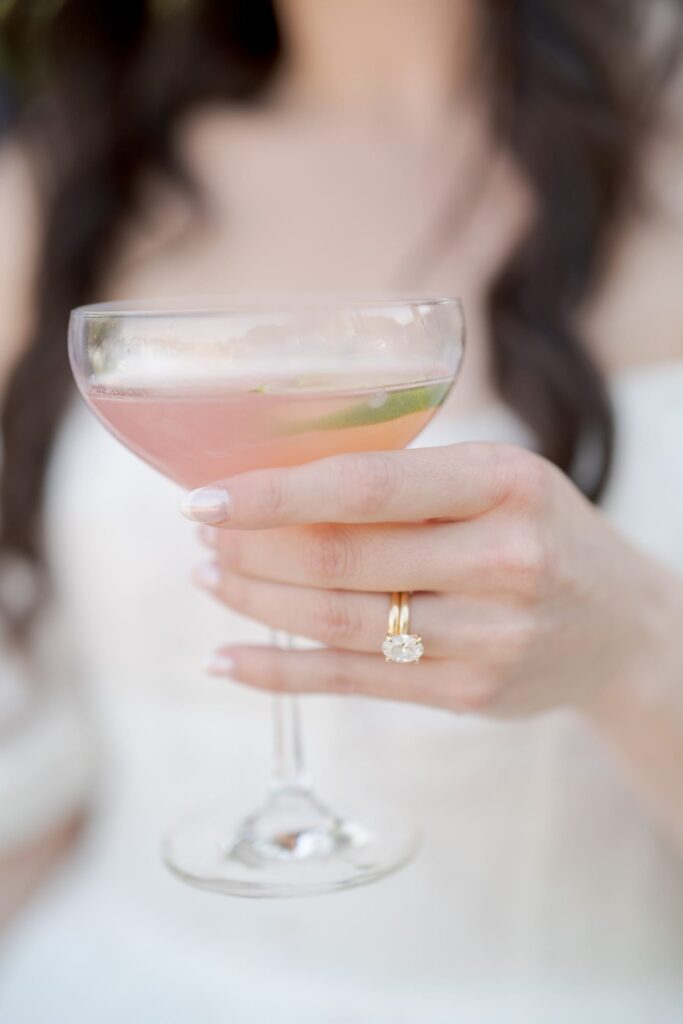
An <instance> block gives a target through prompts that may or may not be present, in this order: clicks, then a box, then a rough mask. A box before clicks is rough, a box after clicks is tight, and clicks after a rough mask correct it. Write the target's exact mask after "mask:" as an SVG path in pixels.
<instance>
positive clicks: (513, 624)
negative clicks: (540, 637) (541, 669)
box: [487, 616, 536, 666]
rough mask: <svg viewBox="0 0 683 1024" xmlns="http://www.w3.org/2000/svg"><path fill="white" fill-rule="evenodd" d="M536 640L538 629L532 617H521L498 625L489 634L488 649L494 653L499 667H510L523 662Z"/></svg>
mask: <svg viewBox="0 0 683 1024" xmlns="http://www.w3.org/2000/svg"><path fill="white" fill-rule="evenodd" d="M535 639H536V627H535V623H534V621H533V619H532V617H531V616H529V617H528V618H527V617H519V618H516V619H514V620H510V621H508V622H505V623H501V624H499V625H497V626H496V627H495V628H494V629H493V630H492V631H491V633H490V634H489V637H488V640H487V648H488V650H489V651H492V652H493V655H494V658H495V661H496V664H497V665H498V666H509V665H514V664H516V663H518V662H520V661H522V659H523V658H524V657H525V655H527V654H528V653H529V651H530V650H531V648H532V647H533V645H534V642H535Z"/></svg>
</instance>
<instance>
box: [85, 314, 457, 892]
mask: <svg viewBox="0 0 683 1024" xmlns="http://www.w3.org/2000/svg"><path fill="white" fill-rule="evenodd" d="M463 345H464V321H463V313H462V307H461V305H460V302H459V301H458V300H457V299H448V298H444V299H415V300H406V299H378V298H360V299H358V298H349V299H347V298H335V299H331V300H322V299H315V300H301V301H292V302H285V303H262V304H259V303H256V304H253V305H240V304H235V305H230V304H223V303H206V304H203V303H197V302H185V301H182V302H149V303H125V302H124V303H112V304H104V305H97V306H85V307H82V308H80V309H76V310H74V312H73V313H72V316H71V323H70V329H69V352H70V358H71V364H72V367H73V372H74V376H75V378H76V381H77V383H78V386H79V389H80V391H81V393H82V395H83V397H84V398H85V400H86V402H87V403H88V405H89V406H90V408H91V409H92V410H93V412H94V413H95V415H96V416H97V417H98V418H99V419H100V421H101V422H102V423H103V424H104V425H105V426H106V427H107V428H108V429H109V430H110V431H111V432H112V433H113V434H114V435H115V436H116V437H117V438H118V439H119V440H120V441H121V442H122V443H123V444H124V445H126V446H127V447H128V448H129V449H130V450H131V451H133V452H135V453H136V454H137V455H139V456H140V458H142V459H144V460H145V461H146V462H148V463H149V464H150V465H152V466H154V467H155V468H156V469H158V470H160V471H161V472H162V473H164V474H165V475H166V476H168V477H170V478H171V479H173V480H175V481H177V482H178V483H179V484H181V485H182V486H183V487H185V488H194V487H199V486H201V485H204V484H211V483H213V482H216V481H219V480H223V479H225V478H227V477H230V476H233V475H234V474H236V473H242V472H245V471H248V470H252V469H260V468H274V467H283V466H292V465H298V464H300V463H304V462H311V461H313V460H315V459H320V458H324V457H326V456H329V455H337V454H340V453H344V452H362V451H377V450H395V449H399V448H403V447H404V446H406V445H407V444H409V443H410V442H412V441H413V440H414V439H415V438H416V437H417V435H418V434H419V433H420V431H421V430H422V428H423V427H424V426H425V425H426V424H427V423H428V422H429V420H430V419H431V417H432V416H433V415H434V413H435V412H436V411H437V409H438V408H439V406H440V405H441V404H442V402H443V401H444V399H445V398H446V396H447V395H448V393H449V391H450V389H451V387H452V385H453V382H454V380H455V376H456V374H457V371H458V368H459V366H460V362H461V359H462V354H463ZM377 639H378V655H377V656H378V657H381V656H382V655H381V654H380V653H379V647H380V644H381V641H382V637H378V638H377ZM280 642H281V643H289V642H291V641H290V640H288V639H285V638H283V637H280ZM396 671H397V672H406V671H419V670H416V669H415V668H414V667H410V666H407V667H401V666H396ZM273 703H274V724H275V729H274V764H273V771H272V776H271V785H270V789H269V792H268V794H267V797H266V799H265V801H264V803H263V805H262V806H261V807H260V808H258V809H257V810H256V811H255V812H254V813H252V814H251V815H249V816H247V817H246V818H243V819H242V820H236V816H234V815H233V816H231V815H230V813H229V808H228V809H226V808H220V809H218V810H217V811H214V812H210V813H208V814H199V815H197V816H195V817H194V818H192V819H188V820H186V821H185V822H183V823H181V824H179V825H178V826H176V828H175V829H173V830H172V831H171V832H169V834H168V836H167V837H166V839H165V841H164V845H163V855H164V859H165V861H166V863H167V864H168V866H169V867H170V868H171V869H172V870H173V871H175V872H176V873H177V874H178V875H179V876H181V877H182V878H183V879H184V880H185V881H187V882H190V883H191V884H194V885H197V886H200V887H202V888H206V889H212V890H216V891H220V892H225V893H231V894H233V895H238V896H297V895H310V894H313V893H320V892H327V891H331V890H336V889H344V888H347V887H350V886H355V885H361V884H363V883H366V882H370V881H372V880H373V879H376V878H379V877H381V876H383V875H385V874H388V873H389V872H391V871H393V870H395V869H396V868H398V867H400V866H401V865H402V864H404V863H405V862H406V861H407V860H408V859H409V858H410V856H411V854H412V852H413V850H414V848H415V835H414V832H413V830H412V828H411V827H410V826H409V825H408V823H406V822H405V821H403V819H402V816H401V815H400V814H394V815H391V814H389V813H388V812H387V811H386V809H384V808H379V807H377V808H372V809H371V810H370V812H369V816H368V817H367V819H364V820H363V821H362V822H361V821H356V820H355V819H353V818H350V817H348V816H347V815H346V814H341V813H339V812H338V811H336V810H335V809H333V808H332V807H329V806H328V805H327V804H326V803H325V802H323V801H322V800H321V799H320V798H319V797H318V796H317V795H316V794H315V793H314V791H313V789H312V787H311V783H310V779H309V777H308V774H307V772H306V769H305V765H304V758H303V750H302V739H301V725H300V721H299V712H298V703H297V701H296V700H295V699H294V698H292V697H276V698H274V702H273ZM236 770H238V767H237V766H236Z"/></svg>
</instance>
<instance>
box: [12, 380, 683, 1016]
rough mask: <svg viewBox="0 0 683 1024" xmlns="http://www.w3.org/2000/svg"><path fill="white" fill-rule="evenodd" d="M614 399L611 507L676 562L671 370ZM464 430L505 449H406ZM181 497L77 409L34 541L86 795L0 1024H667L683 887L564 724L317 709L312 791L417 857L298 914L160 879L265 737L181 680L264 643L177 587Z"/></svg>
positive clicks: (246, 794) (181, 567) (679, 463)
mask: <svg viewBox="0 0 683 1024" xmlns="http://www.w3.org/2000/svg"><path fill="white" fill-rule="evenodd" d="M613 398H614V402H615V406H616V410H617V417H618V429H619V445H618V450H617V458H616V466H615V473H614V478H613V482H612V484H611V487H610V491H609V494H608V496H607V500H606V502H605V510H606V512H607V514H608V515H610V516H611V517H612V518H613V519H614V521H615V522H616V523H617V524H618V526H619V527H620V528H621V529H622V530H623V531H624V532H625V533H627V534H628V535H629V536H630V537H632V538H633V539H634V540H635V541H636V542H637V543H639V544H642V545H643V546H645V547H647V548H648V549H649V550H651V551H652V552H653V553H655V554H656V555H658V556H660V557H661V558H662V559H664V560H666V562H667V563H668V564H670V565H674V566H676V567H678V568H679V569H681V570H682V571H683V517H681V515H680V506H681V499H682V498H683V363H682V364H670V365H668V366H657V367H650V368H645V369H640V370H636V371H631V372H628V373H624V374H621V375H620V376H619V377H618V378H617V379H616V380H615V381H614V382H613ZM465 438H477V439H489V440H499V439H506V440H513V441H519V442H520V443H524V441H525V437H524V434H523V431H522V430H521V428H520V426H519V424H518V423H517V422H516V421H515V420H514V419H513V417H512V416H511V415H509V414H508V413H506V412H505V410H503V409H491V410H489V411H487V412H486V413H485V414H482V415H481V417H477V418H475V419H470V420H468V421H467V423H463V422H460V420H459V419H458V416H457V395H456V398H455V403H454V404H453V405H452V406H447V407H446V408H445V409H444V410H443V411H442V413H441V414H440V415H439V417H437V419H436V420H435V421H434V423H433V424H432V425H431V426H430V428H428V430H427V432H426V434H425V435H424V436H423V438H422V439H421V443H429V444H443V443H450V442H452V441H456V440H461V439H465ZM178 498H179V492H178V490H177V488H175V487H174V486H173V485H172V484H170V483H169V482H168V481H166V480H164V479H162V478H161V477H159V476H157V475H156V474H154V473H153V472H151V471H150V470H149V469H148V468H147V467H146V466H144V465H143V464H142V463H139V462H138V461H137V460H135V459H134V458H132V457H131V456H130V455H129V453H128V452H126V451H125V450H124V449H123V448H122V447H120V446H119V445H118V444H117V443H116V442H115V441H114V440H113V439H112V438H111V437H110V436H109V435H108V434H107V433H106V432H105V431H103V430H102V429H101V428H100V427H99V426H98V425H97V424H96V423H95V422H94V420H93V419H92V418H91V417H90V416H89V414H88V413H87V411H86V410H85V409H84V408H83V407H81V406H77V407H74V410H73V412H72V415H71V416H70V418H69V420H68V422H67V424H66V426H65V429H64V431H63V435H62V438H61V442H60V445H59V448H58V452H57V454H56V457H55V460H54V467H53V474H52V477H51V486H50V490H49V504H48V510H49V517H48V522H49V548H50V556H51V561H52V564H53V569H54V574H55V578H56V580H57V589H58V598H59V606H60V608H61V619H60V621H61V622H62V627H61V628H63V630H64V631H65V635H68V636H69V637H70V638H72V639H73V640H74V641H75V645H76V648H77V650H78V652H79V657H80V674H81V676H82V680H83V685H84V686H85V688H86V692H87V695H88V701H89V705H90V709H91V714H92V721H93V723H94V728H95V729H96V730H97V732H98V736H99V740H100V756H99V759H98V769H99V770H98V780H99V784H98V792H97V794H96V797H97V799H96V801H95V811H94V814H93V818H92V821H91V824H90V826H89V829H88V832H87V835H86V837H85V839H84V841H83V842H82V843H81V845H80V847H79V849H78V851H77V852H76V854H75V856H74V857H73V858H72V860H71V862H70V864H69V865H68V867H67V868H66V870H65V871H63V872H62V873H61V875H60V877H59V878H58V879H57V880H56V881H55V882H54V883H53V884H52V885H51V887H50V888H49V889H48V890H46V891H45V892H44V893H43V894H41V895H40V896H39V897H38V898H37V899H36V900H35V902H34V904H33V906H32V907H31V908H30V909H29V911H28V912H26V913H25V914H24V915H23V917H22V918H21V919H20V920H19V922H18V923H17V925H16V926H15V927H14V929H13V930H12V931H11V932H10V935H9V937H8V940H7V945H6V949H5V957H4V964H5V972H4V976H3V979H2V986H0V1022H1V1024H19V1022H21V1024H45V1022H47V1021H48V1020H49V1021H50V1024H67V1022H68V1024H81V1022H86V1021H87V1022H91V1021H95V1020H96V1021H98V1024H115V1022H116V1024H119V1022H121V1021H122V1020H125V1019H134V1020H140V1021H144V1022H145V1024H162V1022H163V1024H187V1022H189V1021H201V1022H202V1024H214V1022H215V1024H218V1022H220V1024H224V1022H225V1021H231V1022H232V1021H234V1022H236V1024H237V1022H238V1024H261V1022H265V1021H269V1022H270V1021H271V1020H272V1019H273V1018H277V1019H281V1020H284V1021H286V1022H289V1021H297V1022H303V1024H308V1022H310V1024H313V1022H315V1024H342V1022H343V1024H356V1022H358V1024H361V1022H362V1024H403V1022H406V1024H408V1022H410V1024H415V1022H416V1021H420V1022H422V1024H454V1022H456V1021H461V1020H462V1021H467V1022H468V1024H500V1022H503V1021H505V1022H506V1024H510V1022H517V1021H519V1022H524V1024H556V1022H557V1024H564V1022H567V1024H570V1022H571V1024H577V1022H583V1021H598V1020H599V1021H600V1022H601V1024H611V1022H614V1024H641V1022H642V1021H645V1020H648V1021H657V1022H658V1024H680V1021H682V1020H683V869H682V868H681V865H680V862H677V860H676V858H675V855H674V854H673V852H672V851H671V850H670V849H669V848H668V846H667V844H666V841H665V839H664V838H663V837H662V836H661V835H659V834H658V833H657V831H656V830H655V828H654V826H653V825H652V823H651V822H650V820H649V819H648V817H647V814H646V812H645V811H644V810H643V808H642V807H641V806H639V805H638V803H637V801H636V799H635V797H633V796H632V795H631V793H630V792H629V790H628V788H627V785H626V784H625V783H624V782H623V780H622V779H621V778H620V777H619V774H618V772H617V769H616V768H615V767H614V766H613V764H612V763H611V761H610V758H609V756H608V754H607V753H606V752H605V751H604V750H603V749H602V748H601V747H600V746H599V744H598V742H597V740H596V739H595V738H594V737H593V736H592V735H591V734H590V733H589V731H588V729H587V728H586V727H585V726H584V725H583V724H582V723H581V722H580V721H579V720H578V719H577V718H576V717H575V716H573V715H571V714H570V713H568V712H557V713H554V714H551V715H548V716H545V717H543V718H539V719H536V720H532V721H525V722H524V721H523V722H515V723H509V722H505V723H502V722H495V723H494V722H489V721H485V720H479V719H476V718H461V717H457V716H455V715H451V714H446V713H443V712H439V711H435V710H430V709H425V708H417V707H411V706H404V705H392V704H389V703H380V702H373V701H367V700H360V699H348V698H346V699H342V698H327V697H315V698H309V699H308V700H307V701H306V704H305V709H304V714H305V725H306V731H307V740H308V748H309V759H310V763H311V767H312V769H313V773H314V776H315V778H316V781H317V784H318V788H319V790H320V791H321V792H322V793H324V794H325V796H326V797H328V798H329V799H331V800H334V799H337V800H338V801H340V802H342V803H344V799H345V796H346V795H347V794H348V799H347V800H346V802H347V803H352V798H353V795H354V793H356V794H357V795H362V794H363V793H364V792H365V791H367V790H368V789H370V790H371V791H372V792H373V794H374V795H375V797H377V798H380V799H386V800H387V801H392V802H393V803H397V804H399V805H402V806H403V807H405V809H406V813H407V814H410V815H412V816H413V817H414V818H415V819H416V820H417V821H419V822H420V823H421V827H422V831H423V836H424V839H423V844H422V849H421V851H420V854H419V856H418V858H417V860H416V861H415V862H414V863H413V864H412V865H411V866H410V867H408V868H407V869H405V870H404V871H402V872H400V873H399V874H397V875H395V876H393V877H391V878H388V879H386V880H385V881H383V882H381V883H378V884H375V885H373V886H369V887H367V888H364V889H359V890H356V891H352V892H348V893H345V894H341V895H333V896H326V897H321V898H316V899H310V900H301V901H283V902H277V901H276V902H263V903H254V902H246V901H239V900H230V899H226V898H223V897H220V896H209V895H206V894H203V893H200V892H196V891H194V890H192V889H189V888H186V887H184V886H182V885H180V884H178V883H177V882H176V881H175V880H173V879H172V878H171V877H170V876H169V875H167V873H166V872H165V870H164V868H163V867H162V866H161V864H160V862H159V859H158V854H157V849H158V841H159V837H160V835H161V833H162V832H163V829H164V827H165V826H166V825H167V824H168V823H169V822H170V821H172V820H173V819H174V818H175V817H176V816H177V815H179V814H180V813H182V812H183V811H184V810H185V809H190V808H193V807H195V806H196V805H197V804H198V803H200V802H207V803H208V802H211V801H212V800H214V799H216V798H223V799H224V800H225V802H226V806H228V807H230V808H234V809H235V810H236V811H238V810H240V809H241V810H247V809H250V808H251V807H252V806H253V804H254V803H255V802H256V800H257V799H258V798H259V796H260V794H261V792H262V789H263V786H264V785H265V780H266V770H267V765H268V756H269V725H270V722H269V717H268V706H267V701H266V698H264V697H263V696H262V695H260V694H256V693H252V692H250V691H248V690H246V689H243V688H238V687H236V686H232V685H230V684H228V683H225V682H223V681H218V680H211V679H208V678H206V677H205V675H204V674H203V672H202V670H201V662H202V659H203V657H204V656H205V655H206V654H207V653H208V652H210V651H211V650H212V649H213V648H214V647H215V646H216V645H218V644H220V643H223V642H225V641H229V640H232V639H236V638H238V637H239V638H252V639H254V638H262V637H263V630H262V629H261V628H260V627H257V626H255V625H254V624H251V623H248V622H246V621H244V620H242V619H239V618H237V617H236V616H234V615H232V614H230V613H229V612H227V611H226V610H225V609H224V608H221V607H219V606H217V605H216V604H214V603H212V601H211V600H210V599H209V598H208V597H206V596H204V595H202V594H199V593H198V592H197V591H196V589H194V588H193V587H192V586H191V585H190V583H189V573H190V569H191V567H192V566H193V565H194V564H195V563H196V562H197V560H198V559H199V558H201V557H202V554H201V551H200V548H199V545H198V543H197V539H196V536H195V531H194V529H193V528H192V526H190V525H189V524H188V523H187V522H186V521H184V520H183V519H182V518H181V516H180V515H179V514H178V511H177V503H178ZM378 639H380V638H378ZM682 683H683V681H682Z"/></svg>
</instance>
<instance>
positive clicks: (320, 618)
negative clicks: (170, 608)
mask: <svg viewBox="0 0 683 1024" xmlns="http://www.w3.org/2000/svg"><path fill="white" fill-rule="evenodd" d="M184 511H185V513H186V514H187V515H189V516H190V517H191V518H193V519H196V520H199V521H202V522H204V523H209V522H210V523H212V524H214V527H215V526H219V527H220V529H216V528H212V527H208V526H207V527H205V528H204V529H203V531H202V532H203V536H204V539H205V541H206V543H207V544H209V545H210V546H211V547H212V548H213V553H214V558H213V559H212V560H211V561H210V562H209V563H207V564H206V565H204V566H202V567H201V568H200V569H199V570H198V572H197V574H196V579H197V582H198V583H200V584H202V585H203V586H205V587H208V589H210V590H211V591H212V592H213V593H214V594H215V595H216V596H217V597H218V598H219V599H220V600H221V601H223V602H224V603H225V604H227V605H228V606H229V607H231V608H233V609H234V610H235V611H237V612H240V613H241V614H244V615H247V616H249V617H250V618H254V619H258V620H260V621H261V622H263V623H266V624H267V625H269V626H272V627H275V628H277V629H283V630H287V631H289V632H290V633H293V634H294V635H298V636H304V637H308V638H310V639H312V640H315V641H319V642H320V643H322V644H325V645H326V647H325V649H316V650H307V651H285V650H278V649H274V648H270V647H231V648H225V649H223V650H222V651H220V652H218V653H217V655H216V656H215V657H214V659H213V663H212V665H210V668H213V670H214V671H216V672H224V673H225V674H226V675H229V676H230V677H231V678H233V679H237V680H240V681H242V682H244V683H247V684H249V685H251V686H256V687H259V688H262V689H267V690H277V691H287V692H330V693H345V694H365V695H368V696H373V697H385V698H391V699H397V700H406V701H414V702H417V703H421V704H430V705H435V706H438V707H444V708H450V709H452V710H455V711H463V710H465V711H467V710H476V711H479V712H486V713H490V714H501V715H519V714H530V713H533V712H538V711H542V710H544V709H547V708H551V707H555V706H558V705H567V704H575V705H578V704H582V703H585V702H590V701H591V700H592V699H593V698H596V697H598V695H599V694H600V693H602V692H604V691H605V690H607V689H609V688H611V687H612V686H613V685H614V684H615V683H617V682H618V681H620V680H622V679H624V678H626V677H627V676H630V675H631V674H632V673H633V672H634V671H636V670H637V666H639V665H640V664H642V663H643V662H645V663H647V658H648V657H649V656H650V655H651V654H652V651H653V649H654V648H655V647H656V643H657V630H658V628H659V625H658V624H659V622H660V618H661V617H660V616H658V615H657V613H656V611H657V610H656V599H657V598H656V595H657V585H658V569H657V567H656V566H653V565H652V564H651V563H650V562H649V560H647V559H646V558H645V557H644V556H642V555H640V554H639V553H637V552H636V551H635V550H634V549H632V548H631V547H630V546H629V545H628V544H627V543H626V542H625V541H624V540H622V539H621V538H620V537H619V535H618V534H617V533H616V532H615V531H613V530H612V528H611V527H610V526H609V524H608V523H607V522H606V520H605V519H604V518H603V517H602V516H601V514H600V513H599V512H598V511H596V510H595V509H594V508H593V507H592V506H591V505H590V504H589V503H588V502H587V501H586V500H584V498H583V497H582V496H581V494H580V493H579V492H578V491H577V489H576V488H575V487H574V486H573V485H572V484H571V482H570V481H569V480H568V479H567V478H566V477H565V476H564V475H563V474H562V473H561V472H560V471H559V470H557V469H556V468H555V467H553V466H552V465H551V464H550V463H548V462H546V461H545V460H544V459H542V458H540V457H538V456H536V455H533V454H531V453H529V452H527V451H525V450H523V449H520V448H516V447H513V446H505V445H491V444H460V445H453V446H450V447H446V448H427V449H416V450H410V451H404V452H395V453H376V454H375V453H373V454H362V455H342V456H337V457H334V458H329V459H325V460H323V461H320V462H316V463H310V464H308V465H304V466H300V467H295V468H292V469H279V470H259V471H256V472H252V473H246V474H243V475H241V476H237V477H234V478H232V479H231V480H228V481H227V482H225V484H218V485H214V486H212V487H209V488H202V489H200V490H199V491H195V492H193V493H192V494H191V495H190V496H189V497H188V499H187V501H186V503H185V505H184ZM401 590H403V591H411V592H412V598H411V625H410V628H411V631H412V632H415V633H419V634H420V635H421V636H422V638H423V641H424V647H425V656H424V657H423V659H422V661H421V662H420V663H419V664H410V665H397V664H394V663H391V662H390V663H387V662H385V661H384V658H383V656H382V655H381V653H380V647H381V644H382V640H383V639H384V636H385V634H386V631H387V617H388V611H389V599H388V595H389V593H390V592H391V591H401ZM650 595H652V600H651V599H650ZM652 601H654V610H653V605H652Z"/></svg>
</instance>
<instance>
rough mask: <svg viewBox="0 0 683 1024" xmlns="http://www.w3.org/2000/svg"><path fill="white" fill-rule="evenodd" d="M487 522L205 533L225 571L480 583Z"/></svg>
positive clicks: (339, 584) (321, 582)
mask: <svg viewBox="0 0 683 1024" xmlns="http://www.w3.org/2000/svg"><path fill="white" fill-rule="evenodd" d="M487 533H488V529H487V528H486V527H484V525H483V524H481V525H480V524H478V523H463V524H459V525H458V526H453V525H452V524H449V523H432V524H430V525H429V526H428V527H423V526H413V525H396V526H339V525H331V524H330V525H320V526H305V527H291V528H289V529H281V530H269V531H266V532H261V531H254V532H251V531H239V532H238V531H215V530H214V531H212V533H211V535H210V536H209V537H208V538H206V539H207V540H209V542H210V543H212V544H213V545H214V550H215V553H216V557H217V559H218V561H219V563H220V564H221V566H222V567H223V569H225V570H226V571H229V572H232V573H236V574H237V575H240V576H249V577H252V578H254V579H264V580H271V581H273V582H278V583H290V584H294V585H295V586H300V587H314V588H317V589H342V590H361V591H371V592H372V591H375V592H376V591H380V592H383V593H387V592H389V591H392V590H409V591H413V590H430V591H433V590H436V591H439V590H457V589H458V588H459V587H463V586H465V585H467V586H468V587H469V588H470V589H474V590H476V589H477V588H478V587H480V588H483V587H485V586H487V585H488V582H490V581H489V578H488V575H487V574H486V573H484V572H483V571H482V565H481V561H482V559H481V553H482V551H485V550H486V538H487Z"/></svg>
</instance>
